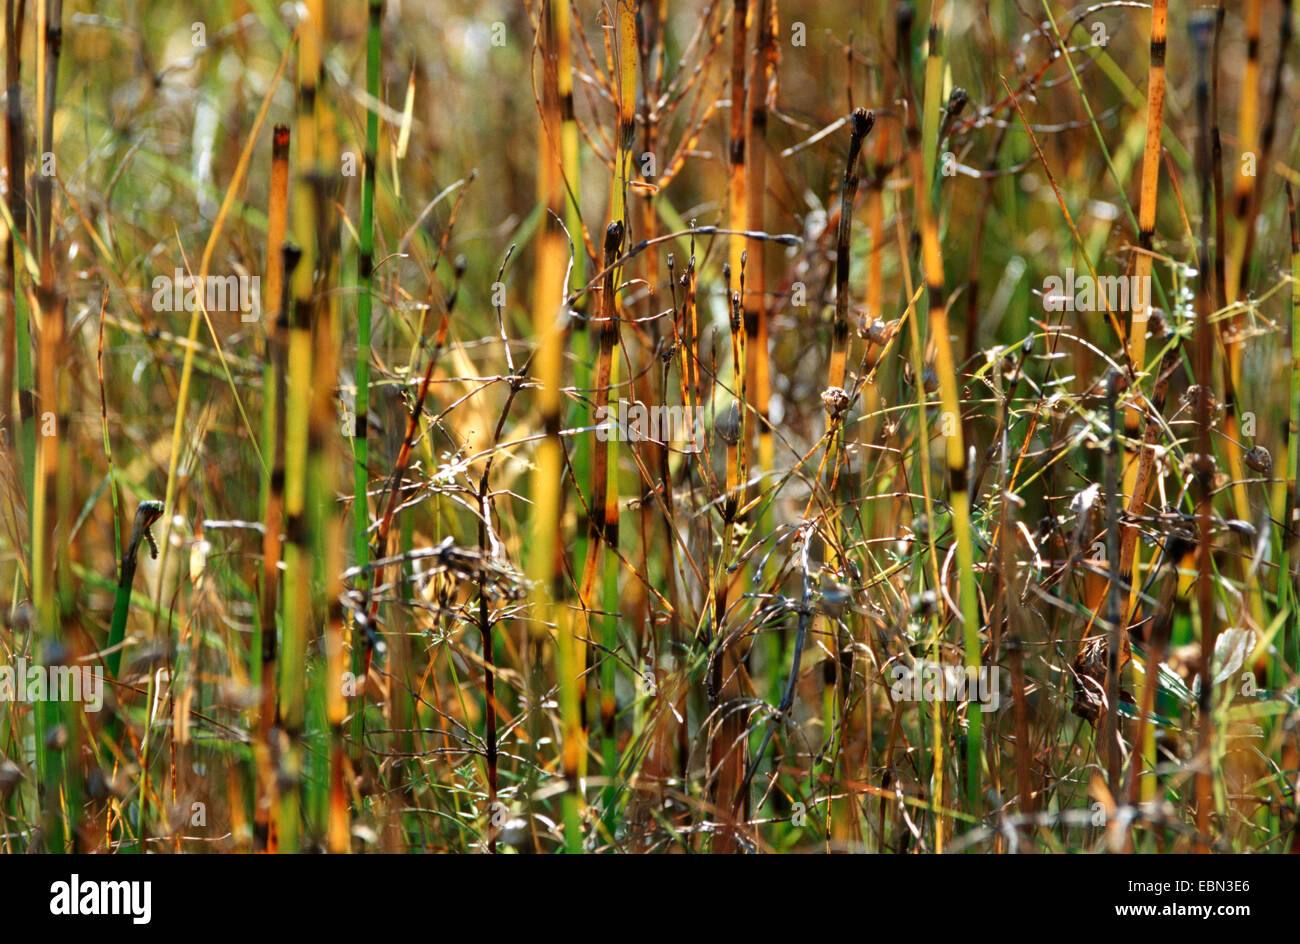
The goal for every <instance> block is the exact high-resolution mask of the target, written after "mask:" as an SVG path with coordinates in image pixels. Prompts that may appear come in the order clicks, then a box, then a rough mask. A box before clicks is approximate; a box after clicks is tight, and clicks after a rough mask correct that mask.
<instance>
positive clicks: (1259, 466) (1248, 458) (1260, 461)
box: [1241, 446, 1273, 475]
mask: <svg viewBox="0 0 1300 944" xmlns="http://www.w3.org/2000/svg"><path fill="white" fill-rule="evenodd" d="M1241 461H1242V462H1244V463H1246V465H1247V467H1248V468H1251V469H1253V470H1255V471H1256V472H1258V473H1259V474H1260V475H1268V473H1270V472H1272V471H1273V456H1272V454H1271V453H1270V452H1269V451H1268V450H1267V449H1265V448H1264V447H1263V446H1256V447H1255V448H1254V449H1250V450H1248V451H1247V452H1246V453H1245V454H1244V455H1243V456H1242V457H1241Z"/></svg>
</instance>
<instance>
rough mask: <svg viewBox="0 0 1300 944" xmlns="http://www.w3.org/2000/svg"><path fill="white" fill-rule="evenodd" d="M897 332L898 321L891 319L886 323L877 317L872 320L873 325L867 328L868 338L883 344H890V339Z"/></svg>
mask: <svg viewBox="0 0 1300 944" xmlns="http://www.w3.org/2000/svg"><path fill="white" fill-rule="evenodd" d="M897 332H898V322H897V321H891V322H889V323H888V324H886V323H885V322H883V321H881V320H880V319H879V318H877V319H876V320H875V321H873V322H871V326H870V327H868V328H867V340H868V341H870V342H871V343H872V344H879V345H882V346H883V345H885V344H888V343H889V341H890V339H892V338H893V337H894V335H895V334H896V333H897Z"/></svg>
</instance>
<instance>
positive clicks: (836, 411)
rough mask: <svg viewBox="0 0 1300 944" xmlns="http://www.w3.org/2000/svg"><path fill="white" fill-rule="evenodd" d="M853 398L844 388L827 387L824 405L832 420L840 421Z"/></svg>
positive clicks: (824, 392) (824, 391) (823, 399)
mask: <svg viewBox="0 0 1300 944" xmlns="http://www.w3.org/2000/svg"><path fill="white" fill-rule="evenodd" d="M851 401H852V398H851V397H850V396H849V394H848V391H846V390H845V389H844V388H843V387H827V388H826V389H825V390H823V391H822V403H824V404H825V405H826V413H827V414H828V415H829V416H830V418H831V419H833V420H834V419H838V418H839V417H840V416H841V415H842V414H843V413H844V411H845V410H847V409H848V408H849V403H850V402H851Z"/></svg>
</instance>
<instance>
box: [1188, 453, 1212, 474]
mask: <svg viewBox="0 0 1300 944" xmlns="http://www.w3.org/2000/svg"><path fill="white" fill-rule="evenodd" d="M1215 468H1216V465H1215V461H1214V456H1207V455H1205V454H1204V453H1200V452H1189V453H1188V454H1187V456H1186V458H1184V459H1183V475H1194V476H1196V477H1197V478H1205V479H1210V478H1212V477H1213V475H1214V471H1215Z"/></svg>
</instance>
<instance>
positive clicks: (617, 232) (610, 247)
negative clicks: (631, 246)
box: [605, 220, 623, 255]
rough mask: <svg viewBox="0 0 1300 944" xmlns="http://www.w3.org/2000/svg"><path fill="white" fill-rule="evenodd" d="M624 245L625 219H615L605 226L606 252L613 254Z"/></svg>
mask: <svg viewBox="0 0 1300 944" xmlns="http://www.w3.org/2000/svg"><path fill="white" fill-rule="evenodd" d="M621 245H623V221H622V220H615V221H614V222H612V223H610V224H609V225H608V226H606V227H605V254H606V255H613V254H614V253H616V252H618V247H619V246H621Z"/></svg>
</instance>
